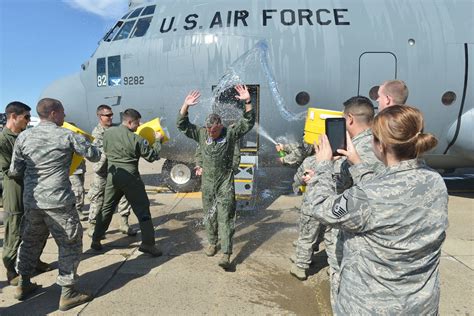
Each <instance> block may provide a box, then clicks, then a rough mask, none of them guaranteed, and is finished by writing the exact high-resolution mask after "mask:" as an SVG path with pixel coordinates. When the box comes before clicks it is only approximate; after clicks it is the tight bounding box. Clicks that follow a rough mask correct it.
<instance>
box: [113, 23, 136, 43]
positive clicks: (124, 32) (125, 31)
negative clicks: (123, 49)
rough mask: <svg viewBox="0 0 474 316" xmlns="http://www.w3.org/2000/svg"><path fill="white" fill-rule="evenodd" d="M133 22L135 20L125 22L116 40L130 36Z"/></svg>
mask: <svg viewBox="0 0 474 316" xmlns="http://www.w3.org/2000/svg"><path fill="white" fill-rule="evenodd" d="M133 24H135V20H131V21H128V22H127V23H125V24H124V25H123V27H122V28H121V29H120V32H119V33H118V34H117V36H115V38H114V41H117V40H121V39H124V38H128V36H129V35H130V32H131V31H132V27H133Z"/></svg>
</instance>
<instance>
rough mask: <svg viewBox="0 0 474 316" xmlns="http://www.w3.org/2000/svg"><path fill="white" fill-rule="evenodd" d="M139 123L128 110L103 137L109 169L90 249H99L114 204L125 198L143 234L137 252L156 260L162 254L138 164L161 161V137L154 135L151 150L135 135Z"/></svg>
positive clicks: (141, 138) (136, 114) (146, 143)
mask: <svg viewBox="0 0 474 316" xmlns="http://www.w3.org/2000/svg"><path fill="white" fill-rule="evenodd" d="M140 119H141V115H140V113H138V111H136V110H134V109H127V110H125V111H124V112H123V114H122V124H121V125H119V126H114V127H110V128H108V129H107V130H106V131H105V133H104V141H103V148H104V153H105V155H106V156H107V165H108V172H107V183H106V185H105V194H104V205H103V207H102V210H101V211H100V212H99V213H98V214H97V218H96V226H95V229H94V234H93V236H92V244H91V248H92V249H94V250H101V249H102V245H101V243H100V239H101V238H102V236H104V234H105V232H106V231H107V229H108V228H109V225H110V221H111V220H112V215H113V213H114V210H115V208H116V207H117V204H118V203H119V201H120V199H121V198H122V197H123V196H125V197H126V198H127V200H128V201H129V202H130V204H131V206H132V210H133V212H134V213H135V215H136V216H137V218H138V223H139V225H140V229H141V233H142V243H141V244H140V247H139V248H138V250H139V251H141V252H145V253H148V254H151V255H152V256H154V257H157V256H161V254H162V253H161V251H160V250H159V249H158V247H156V241H155V229H154V227H153V221H152V218H151V214H150V200H149V199H148V196H147V194H146V191H145V184H144V183H143V181H142V179H141V177H140V172H139V171H138V160H139V159H140V157H143V158H144V159H145V160H147V161H149V162H153V161H155V160H158V159H160V157H159V155H158V154H159V152H160V150H161V140H162V139H163V135H161V134H160V133H159V132H156V133H155V136H156V140H157V141H155V143H154V144H153V145H151V146H150V144H149V143H148V141H147V140H146V139H144V138H143V137H141V136H139V135H137V134H135V133H134V132H135V131H136V130H137V128H138V126H139V125H140Z"/></svg>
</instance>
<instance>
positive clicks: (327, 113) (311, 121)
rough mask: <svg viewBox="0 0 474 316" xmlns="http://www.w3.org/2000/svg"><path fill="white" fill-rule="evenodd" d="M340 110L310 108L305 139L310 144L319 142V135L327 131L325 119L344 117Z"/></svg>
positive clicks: (305, 128)
mask: <svg viewBox="0 0 474 316" xmlns="http://www.w3.org/2000/svg"><path fill="white" fill-rule="evenodd" d="M343 116H344V113H343V112H340V111H331V110H325V109H316V108H308V114H307V115H306V122H305V124H304V141H305V142H306V143H308V144H311V145H312V144H314V143H315V142H316V143H317V144H319V135H321V134H324V133H325V132H326V126H325V120H326V119H327V118H330V117H343Z"/></svg>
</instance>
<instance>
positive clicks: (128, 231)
mask: <svg viewBox="0 0 474 316" xmlns="http://www.w3.org/2000/svg"><path fill="white" fill-rule="evenodd" d="M120 218H121V223H120V228H119V230H120V232H121V233H122V234H125V235H128V236H136V235H137V231H136V230H135V229H133V228H132V227H130V225H129V224H128V215H126V216H125V215H123V216H120Z"/></svg>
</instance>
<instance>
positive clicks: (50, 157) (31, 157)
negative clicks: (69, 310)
mask: <svg viewBox="0 0 474 316" xmlns="http://www.w3.org/2000/svg"><path fill="white" fill-rule="evenodd" d="M74 152H76V153H77V154H79V155H81V156H83V157H86V158H87V159H89V160H91V161H97V160H99V158H100V151H99V149H98V148H96V147H94V146H92V145H91V143H90V142H89V141H88V140H87V139H86V138H85V137H84V136H82V135H79V134H75V133H73V132H71V131H70V130H68V129H65V128H62V127H58V126H56V124H54V123H52V122H48V121H41V122H40V123H39V124H38V126H36V127H33V128H31V129H28V130H26V131H24V132H22V133H21V134H20V135H19V136H18V139H17V141H16V143H15V147H14V150H13V158H12V164H11V166H10V174H11V175H12V176H14V177H21V176H24V191H23V202H24V205H25V216H24V218H23V221H24V222H23V223H22V241H21V244H20V248H19V250H18V260H17V270H18V273H19V274H20V275H22V276H27V277H31V276H32V275H33V273H34V270H35V265H36V263H37V261H38V258H39V256H40V254H41V250H42V247H43V243H44V241H45V240H46V238H47V237H48V234H49V232H51V235H52V236H53V238H54V240H55V241H56V244H57V245H58V248H59V258H58V262H59V276H58V278H57V284H59V285H60V286H71V285H73V284H74V283H75V281H76V279H77V274H76V272H77V267H78V265H79V261H80V255H81V253H82V226H81V223H80V221H79V216H78V214H77V212H76V210H75V208H74V203H75V197H74V193H73V192H72V189H71V182H70V181H69V168H70V166H71V161H72V155H73V153H74Z"/></svg>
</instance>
